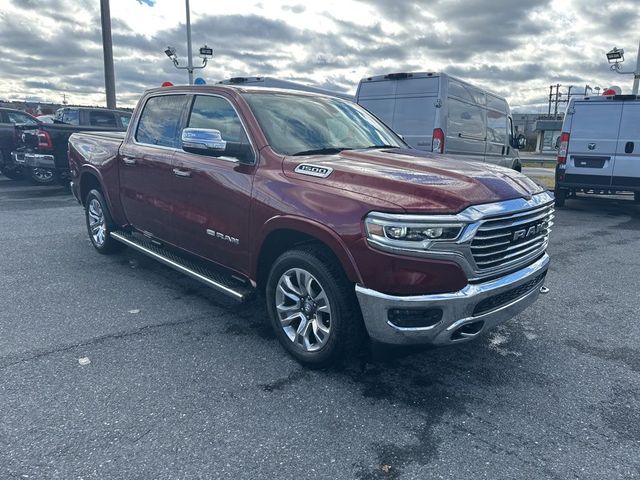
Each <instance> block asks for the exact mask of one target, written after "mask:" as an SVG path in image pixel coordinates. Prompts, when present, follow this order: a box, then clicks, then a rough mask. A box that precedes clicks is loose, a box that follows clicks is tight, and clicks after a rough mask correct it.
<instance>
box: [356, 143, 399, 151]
mask: <svg viewBox="0 0 640 480" xmlns="http://www.w3.org/2000/svg"><path fill="white" fill-rule="evenodd" d="M374 148H402V147H399V146H398V145H387V144H383V145H369V146H368V147H362V150H372V149H374Z"/></svg>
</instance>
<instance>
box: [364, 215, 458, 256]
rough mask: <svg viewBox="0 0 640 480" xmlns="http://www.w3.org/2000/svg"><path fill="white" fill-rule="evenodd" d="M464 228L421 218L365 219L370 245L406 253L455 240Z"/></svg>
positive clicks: (389, 216) (389, 217)
mask: <svg viewBox="0 0 640 480" xmlns="http://www.w3.org/2000/svg"><path fill="white" fill-rule="evenodd" d="M394 217H396V218H394ZM465 225H466V224H464V223H450V222H446V223H445V222H439V221H437V220H434V221H430V220H428V219H426V220H425V216H423V215H420V216H416V217H412V216H411V215H397V216H394V215H390V214H375V213H373V214H370V215H368V216H367V217H366V218H365V229H366V232H367V237H368V238H369V240H370V241H371V242H372V243H374V244H376V245H379V246H388V247H392V248H400V249H409V250H426V249H428V248H429V246H430V245H431V244H432V242H443V241H455V240H456V239H457V238H458V237H459V236H460V233H461V232H462V230H463V229H464V227H465Z"/></svg>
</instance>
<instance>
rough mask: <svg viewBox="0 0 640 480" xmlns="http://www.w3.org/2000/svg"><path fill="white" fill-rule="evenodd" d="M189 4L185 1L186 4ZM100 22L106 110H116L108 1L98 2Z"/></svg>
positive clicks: (101, 0)
mask: <svg viewBox="0 0 640 480" xmlns="http://www.w3.org/2000/svg"><path fill="white" fill-rule="evenodd" d="M188 3H189V2H188V1H187V4H188ZM100 17H101V20H102V51H103V53H104V87H105V91H106V94H107V108H116V80H115V75H114V73H113V44H112V41H111V12H110V9H109V0H100Z"/></svg>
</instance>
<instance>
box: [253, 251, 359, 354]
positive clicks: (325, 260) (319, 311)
mask: <svg viewBox="0 0 640 480" xmlns="http://www.w3.org/2000/svg"><path fill="white" fill-rule="evenodd" d="M301 284H302V285H303V287H301ZM280 287H282V288H280ZM265 299H266V302H267V310H268V312H269V319H270V322H271V326H272V328H273V330H274V332H275V335H276V337H277V338H278V340H279V341H280V344H281V345H282V346H283V347H284V349H285V350H286V351H287V352H288V353H289V354H291V355H292V356H293V357H294V358H295V359H296V360H298V361H299V362H300V363H302V364H304V365H307V366H311V367H322V366H328V365H335V364H337V363H340V362H341V361H342V360H344V359H346V358H347V356H349V355H356V354H358V353H360V351H362V348H361V347H362V346H363V341H364V339H365V338H366V336H365V330H364V325H363V322H362V314H361V312H360V308H359V306H358V303H357V299H356V296H355V291H354V288H353V284H352V283H351V282H349V280H348V279H347V277H346V275H345V274H344V271H343V270H342V267H341V266H340V264H339V263H338V261H337V260H336V259H335V257H334V256H333V254H332V253H331V252H330V251H329V250H327V249H326V248H324V247H322V246H315V245H312V246H308V247H305V248H300V249H296V250H291V251H288V252H285V253H283V254H282V255H280V257H278V258H277V259H276V261H275V262H274V263H273V265H272V267H271V271H270V272H269V276H268V279H267V285H266V291H265ZM287 317H288V318H290V320H288V321H283V320H281V319H286V318H287ZM303 322H304V325H306V328H304V327H302V329H301V325H303ZM300 332H301V333H300Z"/></svg>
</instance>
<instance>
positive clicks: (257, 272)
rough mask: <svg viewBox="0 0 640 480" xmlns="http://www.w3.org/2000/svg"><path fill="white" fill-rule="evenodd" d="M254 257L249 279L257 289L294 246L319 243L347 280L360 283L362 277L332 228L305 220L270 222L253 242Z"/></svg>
mask: <svg viewBox="0 0 640 480" xmlns="http://www.w3.org/2000/svg"><path fill="white" fill-rule="evenodd" d="M256 240H257V242H256V245H257V247H256V250H255V251H256V254H255V255H254V259H253V262H252V277H253V278H255V279H256V282H257V284H258V286H259V288H261V287H263V286H264V285H265V283H266V278H267V276H268V273H269V268H270V267H271V265H272V264H273V261H274V260H275V259H276V258H277V257H278V256H280V255H281V254H282V253H284V252H286V251H287V250H290V249H291V248H292V247H295V246H297V245H305V244H310V243H320V244H322V245H324V246H325V247H326V248H327V249H328V250H329V251H331V253H332V254H333V256H334V257H335V258H336V260H337V261H338V262H339V263H340V265H341V266H342V269H343V270H344V272H345V274H346V276H347V278H348V279H349V280H350V281H351V282H354V283H362V277H361V275H360V272H359V270H358V268H357V266H356V263H355V260H354V259H353V257H352V256H351V253H350V252H349V249H348V248H347V246H346V245H345V243H344V241H343V240H342V239H341V238H340V236H339V235H338V234H337V233H336V232H335V231H334V230H332V229H331V228H329V227H327V226H325V225H322V224H320V223H318V222H315V221H313V220H309V219H306V218H300V217H294V216H283V217H275V218H272V219H270V220H269V221H268V222H267V223H266V224H265V225H264V226H263V228H262V229H261V231H260V233H259V235H258V238H257V239H256Z"/></svg>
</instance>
